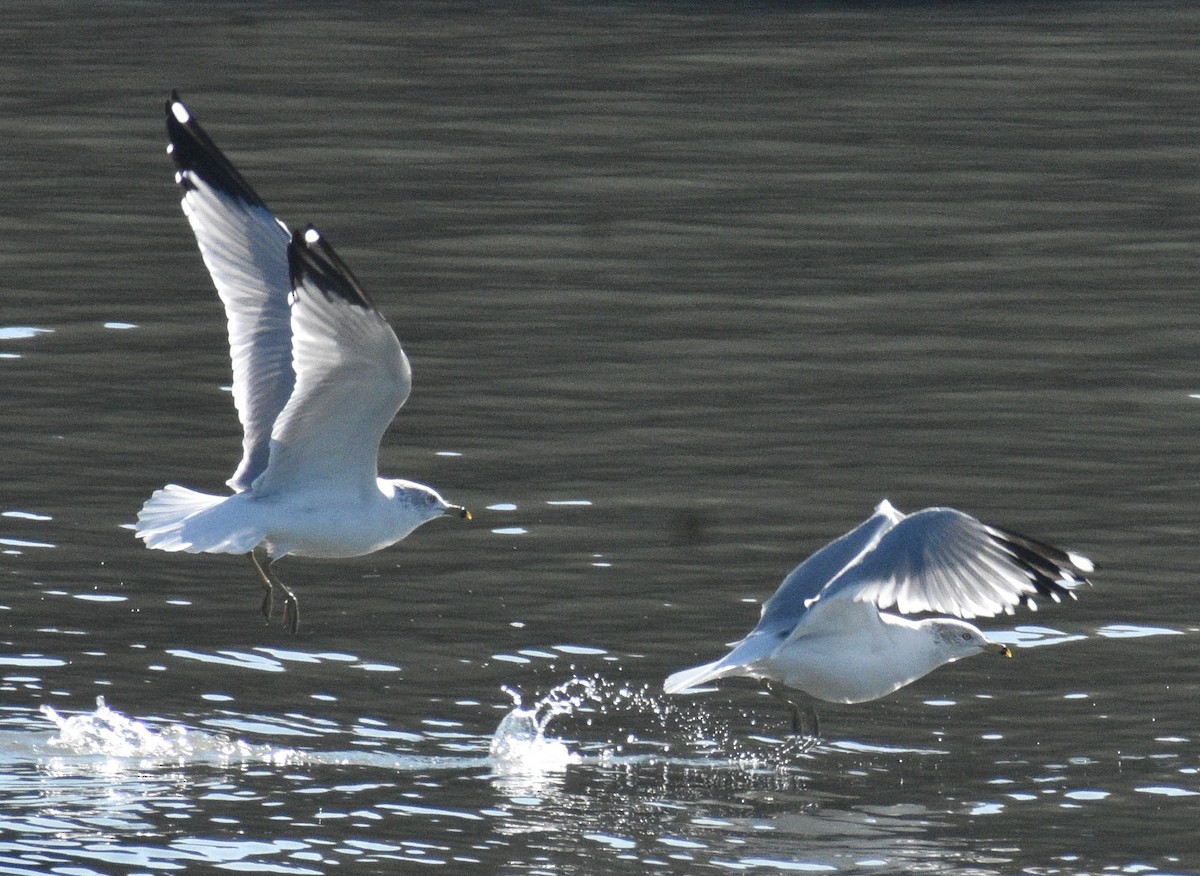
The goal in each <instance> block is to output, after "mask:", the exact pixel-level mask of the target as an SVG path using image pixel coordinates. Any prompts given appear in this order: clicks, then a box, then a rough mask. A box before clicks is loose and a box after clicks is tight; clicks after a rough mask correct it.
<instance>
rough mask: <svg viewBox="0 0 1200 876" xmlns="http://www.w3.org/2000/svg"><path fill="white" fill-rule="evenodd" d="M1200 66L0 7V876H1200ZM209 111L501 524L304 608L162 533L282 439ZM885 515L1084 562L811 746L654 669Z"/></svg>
mask: <svg viewBox="0 0 1200 876" xmlns="http://www.w3.org/2000/svg"><path fill="white" fill-rule="evenodd" d="M1198 44H1200V9H1197V8H1196V7H1194V6H1193V5H1190V4H1174V3H1136V4H1134V3H1129V4H1115V3H1113V4H1107V3H1095V4H1054V3H1046V4H1000V3H997V4H978V5H971V6H965V5H964V6H955V5H950V4H903V5H900V6H897V7H892V8H889V7H888V6H886V5H883V4H878V5H869V6H861V7H860V6H854V7H842V6H839V5H829V4H825V5H821V6H819V7H817V8H814V9H811V10H810V9H801V8H796V7H791V6H785V5H782V4H759V5H748V6H745V7H737V8H734V7H732V5H731V6H725V5H719V4H703V5H698V6H686V5H673V4H648V5H640V4H628V5H627V4H597V5H579V6H574V5H563V6H559V5H547V6H543V5H537V4H527V5H524V6H522V7H520V9H519V10H513V9H509V10H507V11H502V10H499V9H486V10H485V9H477V8H476V7H474V6H470V5H462V6H459V5H453V4H407V5H404V6H388V7H377V6H374V5H370V4H357V5H350V6H343V7H340V8H338V9H336V10H333V9H329V10H326V9H324V8H323V7H318V6H316V5H312V6H304V7H302V8H300V9H295V8H292V7H290V6H289V7H285V6H282V5H280V6H276V5H274V4H264V3H258V4H240V3H238V4H232V3H229V4H220V3H213V4H204V5H200V4H196V5H195V7H194V8H192V7H185V6H183V5H181V4H180V5H176V4H153V3H146V4H132V3H113V4H108V5H106V6H103V7H100V6H97V7H96V8H92V7H83V6H75V5H63V4H48V3H47V4H42V3H20V2H18V3H14V4H10V5H8V6H6V7H5V9H4V11H3V12H0V48H2V49H3V51H0V83H2V85H3V87H2V88H0V108H2V110H0V135H2V141H3V143H4V146H3V149H0V179H2V180H3V188H4V192H5V197H4V205H5V206H4V208H3V209H2V210H0V222H2V230H3V243H2V244H0V266H2V267H3V272H2V274H0V392H2V395H0V398H2V399H3V405H4V417H3V426H2V427H0V428H2V429H3V436H4V448H5V452H4V456H3V460H4V461H3V463H2V468H0V471H2V472H3V487H2V491H0V515H2V516H0V550H3V553H2V554H0V572H2V574H3V575H4V581H5V582H6V583H5V586H4V589H3V591H2V592H0V672H2V673H3V675H2V676H0V677H2V678H3V683H2V686H0V692H2V698H0V773H2V774H3V777H2V778H0V787H2V792H0V872H3V873H63V874H79V873H143V872H164V871H168V872H169V871H173V870H177V869H181V868H182V869H188V870H194V871H202V870H204V869H206V868H207V869H212V868H214V867H217V868H224V869H231V870H237V871H249V872H270V873H326V872H376V873H394V872H410V871H411V872H418V871H421V872H423V871H424V868H423V866H422V865H440V866H441V869H442V870H443V871H444V872H464V873H476V872H477V873H493V872H494V873H551V874H567V873H572V874H583V873H603V872H631V873H646V872H673V873H676V872H677V873H709V872H731V871H732V872H752V873H772V872H845V873H892V872H909V871H920V872H927V873H947V872H948V873H972V874H974V873H1014V872H1028V873H1054V872H1058V873H1101V872H1119V873H1167V872H1193V873H1194V872H1200V852H1197V842H1196V839H1195V830H1196V825H1197V823H1198V815H1200V802H1198V801H1200V774H1198V772H1197V771H1198V770H1200V731H1198V730H1197V717H1198V711H1200V709H1198V706H1197V702H1198V700H1197V694H1198V687H1200V682H1198V679H1197V659H1196V658H1197V645H1196V638H1195V637H1196V634H1197V630H1198V625H1200V624H1198V619H1197V612H1196V590H1195V588H1196V577H1197V570H1198V569H1200V548H1198V547H1197V544H1196V525H1195V507H1196V497H1197V493H1198V492H1200V479H1198V477H1197V475H1196V471H1197V468H1198V462H1200V459H1198V456H1200V452H1198V449H1197V445H1196V441H1195V428H1196V425H1197V421H1198V417H1200V408H1198V405H1200V400H1197V399H1196V398H1193V397H1192V396H1191V393H1192V392H1195V391H1197V390H1200V377H1198V376H1197V373H1196V372H1197V367H1196V358H1197V357H1196V336H1197V335H1196V330H1197V322H1198V314H1197V309H1196V306H1195V303H1194V302H1195V291H1194V290H1195V285H1196V282H1197V278H1198V277H1200V241H1198V240H1197V232H1198V230H1200V208H1198V206H1197V205H1198V204H1200V197H1198V196H1200V184H1198V183H1197V172H1196V168H1197V164H1198V160H1197V159H1198V158H1200V154H1198V149H1197V145H1196V144H1197V143H1198V142H1200V61H1198V58H1200V55H1198V54H1197V52H1196V46H1197V45H1198ZM173 87H174V88H178V89H179V90H180V91H181V93H182V94H183V96H184V98H185V99H186V100H187V101H188V102H189V104H190V105H191V107H192V109H193V110H194V111H195V113H196V114H197V116H198V117H199V118H200V120H201V121H202V122H203V123H204V124H205V125H206V127H207V128H208V129H209V131H210V132H211V133H212V134H213V135H214V137H215V138H216V139H217V141H218V142H219V143H220V144H221V145H222V146H223V147H224V148H225V149H226V151H227V152H228V153H229V154H230V155H231V157H232V158H233V159H234V160H235V161H236V162H237V163H238V164H239V166H240V167H241V169H242V170H243V172H244V173H245V174H246V176H247V177H248V178H249V179H250V180H251V181H252V182H253V184H254V185H255V186H256V187H257V188H258V190H259V191H260V192H261V193H262V194H263V195H264V197H266V199H267V200H268V201H269V202H270V203H271V205H272V207H273V208H274V209H275V211H276V212H277V213H278V215H280V216H281V217H282V218H283V219H285V220H286V221H288V222H290V223H291V224H293V225H301V224H303V223H306V222H309V221H312V222H315V223H317V224H318V225H319V226H320V227H321V228H322V230H323V231H324V232H325V233H326V235H327V236H328V238H329V239H330V240H331V241H332V242H333V243H334V245H335V246H337V247H338V248H339V250H340V251H341V253H342V254H343V255H344V256H345V257H346V259H347V260H348V261H349V262H350V263H351V265H353V267H354V268H355V270H356V272H357V273H358V275H359V277H360V279H361V280H362V281H363V283H364V285H365V286H366V287H367V288H368V289H369V290H370V291H371V293H372V294H373V295H374V297H375V299H376V300H377V301H378V303H379V305H380V307H381V308H382V309H383V311H384V312H385V313H386V314H387V315H388V316H389V318H390V319H391V321H392V322H393V324H394V325H395V327H396V329H397V332H398V333H399V335H400V337H401V339H402V341H403V342H404V345H405V348H406V350H407V351H408V353H409V356H410V357H411V359H412V362H413V368H414V389H413V394H412V397H411V399H410V401H409V403H408V404H407V405H406V407H405V408H404V410H403V411H402V412H401V415H400V416H399V417H398V418H397V421H396V423H395V425H394V427H393V428H392V430H391V431H390V433H389V436H388V438H387V440H386V442H385V447H384V450H383V469H384V471H385V472H387V473H390V474H393V475H396V476H400V475H403V476H407V477H411V478H414V479H417V480H421V481H424V482H427V483H431V484H434V485H436V486H437V487H438V488H439V489H441V490H442V492H443V493H444V494H445V495H446V496H447V497H448V498H450V499H451V500H452V501H458V502H464V503H466V504H467V505H468V506H470V507H471V508H472V509H473V510H474V511H475V512H476V521H475V522H474V523H473V524H470V525H465V526H464V525H460V524H458V523H457V522H450V521H439V522H436V523H433V524H430V525H429V526H427V527H425V528H423V529H421V530H420V531H418V532H417V533H416V534H415V535H413V536H412V537H411V538H410V539H408V540H407V541H405V542H404V543H403V544H402V545H400V546H399V547H397V548H393V549H391V550H388V551H386V552H383V553H380V554H376V555H373V556H370V557H364V558H360V559H356V560H347V561H338V562H321V561H302V560H295V561H289V562H287V563H285V564H282V565H281V567H280V568H281V570H282V571H283V573H284V575H285V576H286V577H287V578H288V580H289V581H290V582H291V583H292V584H293V585H294V586H295V588H296V589H297V592H298V594H299V596H300V599H301V603H302V607H303V610H304V616H303V627H302V629H301V632H300V634H299V635H298V636H296V637H291V636H288V635H287V634H286V633H285V632H284V631H283V630H282V629H280V628H278V627H275V626H265V625H264V624H263V622H262V619H261V617H260V616H259V615H258V614H257V611H256V607H257V600H258V591H257V589H256V585H255V584H254V582H253V579H252V577H251V574H250V570H249V568H248V566H247V565H246V563H245V561H244V560H243V559H241V558H237V557H194V556H176V555H168V554H165V553H161V552H151V551H147V550H145V549H144V548H143V547H142V546H141V544H140V543H139V542H137V541H136V540H135V539H134V538H133V536H132V533H131V532H129V531H128V529H123V528H122V527H123V526H125V525H127V524H129V523H130V522H131V521H132V520H133V518H134V516H135V514H136V512H137V509H138V507H139V506H140V504H141V502H142V501H143V500H144V499H145V497H146V496H147V495H149V493H150V492H151V491H152V490H153V489H154V488H156V487H158V486H160V485H162V484H164V483H167V482H169V481H177V482H180V483H185V484H188V485H191V486H193V487H196V488H200V489H209V490H216V489H220V487H221V484H222V482H223V481H224V479H225V478H226V477H228V476H229V474H230V472H231V471H232V468H233V466H234V464H235V462H236V460H237V458H238V456H239V453H240V433H239V431H238V424H237V420H236V417H235V415H234V412H233V409H232V405H231V403H230V397H229V395H228V393H227V392H226V391H224V390H223V389H222V387H223V386H224V385H226V384H227V383H228V380H229V373H228V369H229V365H228V358H227V352H226V349H225V345H226V341H225V336H224V332H225V327H224V319H223V315H222V312H221V308H220V305H219V302H218V301H217V298H216V295H215V294H214V292H213V290H212V288H211V284H210V281H209V279H208V276H207V274H206V273H205V271H204V268H203V265H202V264H201V261H200V258H199V256H198V253H197V251H196V247H195V243H194V240H193V238H192V235H191V232H190V230H189V229H188V227H187V224H186V222H185V221H184V219H183V217H182V215H181V214H180V211H179V208H178V197H177V192H176V191H175V189H174V186H173V183H172V179H171V176H172V174H171V168H170V165H169V162H168V160H167V158H166V157H165V155H164V154H163V147H164V130H163V119H162V101H163V100H164V98H165V96H166V94H167V93H168V91H169V90H170V89H171V88H173ZM884 496H886V497H888V498H890V499H891V500H892V501H893V502H895V503H896V504H897V505H898V506H900V507H901V508H903V509H905V510H915V509H916V508H919V507H922V506H925V505H930V504H944V505H953V506H955V507H959V508H962V509H964V510H967V511H970V512H972V513H974V514H976V515H978V516H979V517H981V518H983V519H985V520H988V521H992V522H995V523H999V524H1001V525H1004V526H1009V527H1012V528H1015V529H1018V530H1023V531H1027V532H1030V533H1034V534H1037V535H1040V536H1042V537H1044V538H1047V539H1050V540H1053V541H1055V542H1057V543H1061V544H1063V545H1066V546H1069V547H1071V548H1073V549H1075V550H1078V551H1080V552H1083V553H1086V554H1088V555H1090V556H1092V557H1093V558H1094V559H1095V560H1096V561H1097V563H1098V564H1099V565H1100V567H1101V568H1100V571H1099V572H1098V573H1097V575H1096V576H1095V579H1096V587H1095V588H1094V589H1091V590H1088V591H1086V592H1084V593H1082V594H1081V598H1080V599H1079V601H1078V602H1077V603H1075V604H1072V605H1069V606H1053V605H1049V606H1043V609H1042V611H1041V612H1039V613H1038V614H1037V615H1032V616H1031V615H1029V614H1027V613H1025V614H1022V615H1019V616H1016V617H1014V618H1001V619H999V620H997V621H994V622H992V623H991V624H987V623H985V624H984V626H985V627H987V628H988V629H989V632H991V633H992V634H993V635H995V636H996V637H997V638H1000V639H1003V640H1005V641H1010V642H1013V643H1016V644H1019V645H1023V646H1025V647H1021V648H1019V649H1018V651H1017V659H1015V660H1012V661H993V660H989V659H987V658H983V657H981V658H978V659H976V660H973V661H967V662H965V663H960V664H955V665H954V666H952V667H948V668H946V669H943V670H941V671H939V672H937V673H935V674H934V675H932V676H930V677H928V678H926V679H924V680H922V681H920V682H918V683H916V684H914V685H912V686H911V687H909V688H906V689H904V690H902V691H900V692H898V693H896V694H894V695H893V696H891V697H889V698H886V699H884V700H881V701H878V702H875V703H869V704H864V705H860V706H853V707H849V706H847V707H838V706H829V707H826V708H825V709H823V710H822V718H823V723H824V730H825V738H824V740H823V741H822V742H821V743H820V744H818V745H817V746H815V747H807V746H804V745H801V744H800V743H798V742H797V741H794V740H788V739H787V738H786V733H785V731H786V716H785V715H784V714H783V713H782V711H781V710H780V709H779V708H778V706H777V705H776V704H774V703H773V702H771V701H769V700H766V699H764V698H763V697H761V696H760V695H759V694H758V693H757V691H756V689H755V688H754V686H753V685H751V684H748V683H739V682H736V681H734V682H729V683H725V684H723V685H722V686H721V690H720V691H719V692H718V693H711V694H705V695H701V696H697V697H691V698H678V699H673V700H671V701H670V702H668V701H667V700H666V699H665V698H664V697H662V696H661V695H660V694H658V693H657V691H658V690H659V688H660V685H661V680H662V678H663V677H664V676H665V675H666V674H667V673H668V672H670V671H671V670H673V669H676V668H679V667H682V666H685V665H688V664H691V663H695V662H699V661H701V660H704V659H711V658H712V657H715V656H717V655H718V654H719V653H720V652H721V648H722V645H723V643H725V642H728V641H730V640H732V639H735V638H737V637H739V636H740V635H742V634H743V633H744V632H746V631H747V630H748V629H749V628H750V627H751V626H752V625H753V622H754V620H755V617H756V615H757V607H756V604H755V603H756V602H757V601H759V600H762V599H764V598H766V597H767V596H769V595H770V594H771V592H772V591H773V589H774V588H775V586H776V584H777V583H778V581H779V580H780V579H781V578H782V577H783V575H784V574H785V573H786V572H787V571H788V570H789V569H790V568H791V567H792V566H793V565H794V564H795V563H796V562H797V561H798V560H800V559H801V558H802V557H803V556H805V555H806V554H807V553H809V552H811V551H812V550H814V549H815V548H817V547H819V546H820V545H821V544H823V543H824V542H825V541H827V540H828V539H830V538H832V537H833V536H835V535H837V534H840V533H841V532H843V531H845V530H846V529H848V528H849V527H850V526H852V525H853V524H854V523H856V522H858V521H859V520H861V519H862V518H864V517H866V516H867V514H868V513H869V512H870V510H871V508H872V507H873V506H874V505H875V503H876V502H877V501H879V500H880V499H881V498H883V497H884ZM1035 646H1044V647H1035ZM97 696H102V697H104V700H105V703H106V705H104V706H99V707H98V706H97V702H96V698H97ZM517 698H520V700H521V702H522V704H523V707H524V709H525V710H526V711H517V712H515V713H512V710H513V709H514V705H515V703H516V700H517ZM43 706H50V707H52V709H53V711H46V712H43V711H40V710H41V709H42V707H43ZM510 713H512V714H510ZM506 715H508V716H509V717H508V718H506ZM502 719H504V721H505V724H504V727H503V728H500V725H501V722H502ZM536 721H541V722H543V724H544V725H545V726H544V730H545V735H546V736H547V737H550V739H549V740H547V739H543V738H539V737H537V735H536V733H534V732H533V730H532V729H531V725H532V724H533V723H535V722H536ZM522 722H524V724H523V723H522ZM498 728H500V729H499V732H498ZM531 734H532V735H531ZM554 740H558V741H557V742H555V741H554ZM493 747H495V750H494V751H492V748H493Z"/></svg>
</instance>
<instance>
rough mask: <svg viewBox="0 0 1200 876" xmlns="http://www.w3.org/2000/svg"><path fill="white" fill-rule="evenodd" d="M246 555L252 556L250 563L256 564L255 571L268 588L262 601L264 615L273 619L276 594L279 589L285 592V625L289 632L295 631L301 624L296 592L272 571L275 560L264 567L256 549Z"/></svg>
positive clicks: (269, 561) (265, 587)
mask: <svg viewBox="0 0 1200 876" xmlns="http://www.w3.org/2000/svg"><path fill="white" fill-rule="evenodd" d="M246 556H248V557H249V558H250V563H251V564H252V565H253V566H254V571H256V572H258V577H259V580H260V581H262V585H263V589H265V590H266V593H265V594H264V595H263V602H262V613H263V617H265V618H266V619H267V620H268V621H269V620H270V619H271V611H272V608H273V607H274V594H275V590H276V589H278V590H279V592H280V593H282V594H283V625H284V626H285V627H287V628H288V632H291V633H295V632H296V630H297V629H298V628H299V626H300V601H299V600H298V599H296V594H295V593H293V592H292V588H290V587H288V586H287V585H286V584H284V583H283V582H282V581H281V580H279V576H278V575H276V574H274V572H273V571H272V567H273V566H274V565H275V563H274V561H272V560H268V561H267V567H266V568H265V569H264V568H263V565H262V563H261V562H260V561H259V559H258V556H257V555H256V554H255V553H254V551H251V552H250V553H248V554H247V555H246Z"/></svg>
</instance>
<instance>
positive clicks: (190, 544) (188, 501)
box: [135, 484, 263, 554]
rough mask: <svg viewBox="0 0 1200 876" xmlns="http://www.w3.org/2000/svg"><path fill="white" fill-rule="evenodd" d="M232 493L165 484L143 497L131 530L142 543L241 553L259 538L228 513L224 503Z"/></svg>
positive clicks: (164, 547) (161, 547) (193, 551)
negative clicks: (140, 508) (133, 529)
mask: <svg viewBox="0 0 1200 876" xmlns="http://www.w3.org/2000/svg"><path fill="white" fill-rule="evenodd" d="M236 498H237V495H234V496H213V495H210V494H208V493H198V492H196V491H195V490H189V489H188V488H187V487H181V486H178V485H177V484H167V486H165V487H163V488H162V489H161V490H155V491H154V494H153V495H152V496H151V497H150V498H149V499H147V500H146V504H145V505H143V506H142V510H141V511H139V512H138V516H137V529H136V530H135V534H136V535H137V537H138V538H140V539H141V540H142V541H144V542H145V543H146V547H148V548H155V549H156V550H160V551H187V552H188V553H190V554H198V553H217V554H245V553H249V552H250V551H251V550H253V549H254V547H255V546H256V545H257V544H258V543H259V542H260V541H262V539H263V535H262V533H261V532H258V531H256V529H255V528H254V527H248V526H247V525H246V524H245V522H244V521H242V520H238V519H237V518H238V517H240V516H241V515H237V514H231V513H229V512H230V511H232V510H233V509H231V508H230V507H229V506H228V505H227V504H226V503H227V502H228V501H229V500H230V499H236Z"/></svg>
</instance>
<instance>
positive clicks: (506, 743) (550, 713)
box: [488, 687, 579, 776]
mask: <svg viewBox="0 0 1200 876" xmlns="http://www.w3.org/2000/svg"><path fill="white" fill-rule="evenodd" d="M504 690H505V692H506V693H508V695H509V696H511V697H512V698H513V708H512V711H510V712H509V713H508V714H506V715H505V716H504V718H503V719H502V720H501V721H500V724H499V726H497V727H496V731H495V733H493V734H492V741H491V745H490V746H489V748H488V753H489V755H490V756H491V760H492V765H493V768H494V769H495V771H496V773H497V774H498V775H502V776H511V775H543V774H546V773H561V772H562V771H563V770H565V769H566V768H567V765H568V764H572V763H578V762H579V756H578V755H575V754H572V753H571V750H570V749H569V748H568V747H567V745H566V743H565V742H563V741H562V740H559V739H554V738H547V737H546V725H547V724H549V723H550V721H551V720H552V719H553V718H554V717H556V716H557V715H560V714H563V713H564V712H566V711H569V709H570V704H569V703H563V702H560V701H558V700H556V699H554V698H552V697H551V696H549V695H547V696H546V697H543V698H542V699H541V700H539V701H538V702H537V703H536V704H534V706H533V708H529V709H526V708H522V706H521V695H520V694H518V693H517V692H516V691H514V690H512V689H511V688H507V687H506V688H504Z"/></svg>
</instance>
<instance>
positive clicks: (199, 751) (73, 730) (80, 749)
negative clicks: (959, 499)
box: [40, 697, 302, 765]
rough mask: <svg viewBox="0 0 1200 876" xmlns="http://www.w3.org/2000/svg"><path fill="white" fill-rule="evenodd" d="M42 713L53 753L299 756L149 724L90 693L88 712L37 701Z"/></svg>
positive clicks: (225, 759)
mask: <svg viewBox="0 0 1200 876" xmlns="http://www.w3.org/2000/svg"><path fill="white" fill-rule="evenodd" d="M40 711H41V714H42V716H43V717H45V718H46V719H48V720H49V721H51V722H52V723H53V724H54V725H55V727H56V728H57V730H58V732H57V733H56V734H55V735H53V736H51V737H50V738H49V739H48V740H47V741H46V744H45V745H46V751H47V753H50V754H54V755H59V756H61V755H74V756H82V757H87V756H101V757H104V758H109V759H120V760H135V761H155V762H160V763H191V762H198V761H204V762H218V763H230V762H243V763H250V762H256V763H272V764H277V765H285V764H289V763H295V762H297V761H298V760H300V759H302V755H301V753H300V752H297V751H295V750H292V749H284V748H275V747H273V746H269V745H251V744H250V743H248V742H243V741H242V740H240V739H231V738H229V737H228V736H225V735H224V734H220V733H205V732H202V731H199V730H191V729H189V728H187V727H184V726H183V725H182V724H170V725H168V726H165V727H159V728H155V727H151V726H150V725H148V724H146V723H144V722H142V721H139V720H136V719H134V718H130V717H128V716H126V715H123V714H121V713H120V712H117V711H114V710H113V709H110V708H109V707H108V705H107V704H106V703H105V702H104V697H96V710H95V711H94V712H90V713H86V714H80V715H71V716H63V715H61V714H59V713H58V711H56V710H55V709H54V708H53V707H51V706H48V705H43V706H42V707H41V709H40Z"/></svg>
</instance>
